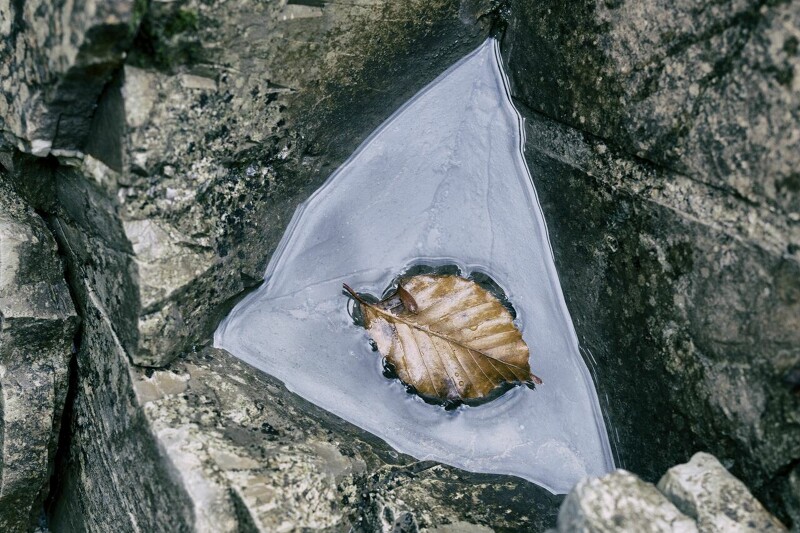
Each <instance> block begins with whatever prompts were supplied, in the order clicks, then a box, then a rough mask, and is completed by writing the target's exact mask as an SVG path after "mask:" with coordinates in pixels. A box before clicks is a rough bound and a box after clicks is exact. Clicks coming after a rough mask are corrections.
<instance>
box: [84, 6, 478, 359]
mask: <svg viewBox="0 0 800 533" xmlns="http://www.w3.org/2000/svg"><path fill="white" fill-rule="evenodd" d="M481 14H482V12H481V11H477V12H476V11H471V10H470V9H467V7H463V6H461V5H460V4H459V3H458V2H456V1H452V0H439V1H436V2H423V1H420V0H414V1H410V2H403V3H399V4H396V3H386V2H378V1H368V2H359V3H355V4H351V3H338V2H334V3H329V4H323V3H320V5H319V6H317V5H316V4H313V5H311V4H308V5H307V4H306V3H292V2H289V3H285V2H268V3H253V4H235V3H231V2H218V3H214V2H198V1H192V0H181V1H177V2H167V3H164V2H154V3H153V4H151V6H150V9H149V11H148V13H147V14H146V16H145V17H144V19H143V21H142V25H141V30H140V33H139V35H138V36H137V38H136V40H135V42H134V46H133V48H132V49H131V51H130V56H129V58H128V60H127V61H126V65H125V67H124V69H123V70H122V71H121V72H119V73H118V75H117V76H116V77H115V79H114V81H113V82H111V83H109V85H108V86H107V88H106V91H105V92H104V94H103V96H102V98H101V99H100V102H99V104H98V111H97V113H96V114H95V117H94V121H93V127H92V133H91V135H90V137H89V140H88V142H87V144H86V153H87V155H86V156H85V157H84V158H83V160H82V164H81V168H82V173H83V174H84V175H86V176H87V177H90V181H92V182H93V184H94V186H96V187H97V188H98V190H100V191H102V192H103V193H104V194H105V197H106V198H107V199H108V201H107V204H108V205H107V206H106V207H105V208H106V209H112V210H113V211H114V212H115V213H116V215H117V217H118V218H119V220H121V222H122V231H123V235H122V236H121V238H120V239H117V236H115V237H114V239H116V242H118V244H117V245H115V248H119V249H124V250H125V253H126V254H128V256H129V258H130V265H129V267H126V273H125V275H124V276H123V279H122V280H121V281H122V283H123V285H124V287H125V289H124V292H125V297H124V298H121V299H120V301H119V302H118V305H119V306H120V309H118V310H117V309H115V308H114V305H112V304H109V307H108V312H109V313H110V314H111V315H112V316H116V315H120V316H121V315H123V314H125V315H126V320H116V319H115V320H114V324H115V327H116V328H117V329H118V334H119V336H120V340H121V341H122V343H123V346H124V347H125V348H126V350H127V352H128V354H129V355H130V356H131V358H132V359H133V361H134V362H135V363H137V364H141V365H147V366H159V365H164V364H166V363H168V362H169V361H170V360H171V359H173V358H174V357H175V356H176V355H178V354H179V353H181V351H182V350H185V349H188V348H191V346H192V345H193V344H197V343H198V342H203V341H205V339H206V338H207V335H208V333H209V332H210V330H211V329H212V328H213V326H214V324H215V323H216V321H217V320H218V319H219V317H220V316H221V314H222V313H224V312H225V310H226V309H227V307H228V300H229V299H231V298H234V297H238V296H239V295H241V293H242V292H243V291H244V290H247V289H248V288H251V287H253V286H255V285H256V284H257V283H259V282H260V281H261V275H262V273H263V271H264V268H265V265H266V262H267V258H268V257H269V253H270V251H271V250H272V248H273V247H274V245H275V243H276V242H277V240H278V239H279V237H280V235H281V233H282V231H283V228H284V227H285V224H286V223H287V222H288V219H289V218H290V217H291V213H292V210H293V209H294V207H295V206H296V205H297V203H298V202H299V201H301V200H302V199H303V198H304V197H305V196H307V195H308V194H309V193H310V191H311V190H313V188H314V187H315V186H316V185H318V184H319V183H321V181H322V180H323V179H324V178H325V177H326V176H327V175H328V173H329V172H330V171H331V170H332V168H333V167H334V165H333V163H334V162H336V161H341V160H343V159H344V158H345V157H346V156H347V155H348V154H349V152H350V151H352V150H353V149H355V147H356V146H357V144H358V141H359V139H363V138H364V136H365V135H366V133H367V132H369V130H370V129H371V128H372V127H375V126H377V125H378V124H379V123H380V120H382V119H383V118H385V117H386V115H387V114H388V113H389V111H390V110H391V109H392V106H394V105H399V104H400V103H401V102H402V100H403V99H404V98H407V97H410V96H411V95H412V94H413V92H414V91H415V90H416V89H419V88H420V87H421V85H422V84H423V83H424V82H425V81H428V80H430V79H432V78H433V77H435V76H436V75H437V74H438V73H439V72H440V71H441V70H442V69H443V68H445V66H446V65H447V64H448V62H451V61H455V60H456V59H457V58H458V57H459V56H460V55H461V54H464V53H466V52H467V51H468V50H469V49H470V48H471V47H472V46H474V45H476V44H477V43H478V42H480V40H481V39H482V38H483V37H485V35H486V27H487V25H486V24H484V23H483V22H480V21H478V18H479V17H480V16H481ZM398 26H402V27H403V30H402V31H398ZM445 36H446V37H445ZM412 51H413V55H412ZM412 57H413V59H411V58H412ZM412 64H413V68H412V66H411V65H412ZM436 65H439V67H438V68H436V67H435V66H436ZM420 66H422V68H420ZM388 102H391V105H387V103H388ZM286 176H291V179H287V178H286ZM130 313H133V314H134V316H128V315H129V314H130Z"/></svg>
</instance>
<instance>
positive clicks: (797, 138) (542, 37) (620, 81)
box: [505, 0, 800, 259]
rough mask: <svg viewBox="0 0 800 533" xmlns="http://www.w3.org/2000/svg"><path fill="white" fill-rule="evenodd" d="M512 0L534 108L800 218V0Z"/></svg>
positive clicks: (510, 44)
mask: <svg viewBox="0 0 800 533" xmlns="http://www.w3.org/2000/svg"><path fill="white" fill-rule="evenodd" d="M511 6H512V7H511V14H512V15H511V20H510V24H509V32H508V34H507V35H506V40H505V42H506V43H507V46H506V57H507V58H508V62H509V65H510V70H511V72H510V77H511V80H512V83H513V85H514V88H515V92H516V94H517V95H518V96H519V98H521V99H522V100H523V101H524V102H525V103H526V104H528V105H529V106H530V107H531V108H533V109H535V110H536V111H539V112H542V113H544V114H546V115H548V116H550V117H553V118H555V119H557V120H559V121H562V122H564V123H567V124H570V125H572V126H574V127H576V128H578V129H581V130H585V131H588V132H590V133H593V134H595V135H598V136H600V137H603V138H606V139H610V140H612V141H613V142H615V143H618V144H620V145H623V146H625V147H626V148H627V149H628V150H630V151H631V152H633V153H635V154H637V155H639V156H641V157H644V158H647V159H651V160H654V161H657V162H659V163H661V164H663V165H665V166H668V167H670V168H674V169H676V170H679V171H681V172H683V173H685V174H686V175H688V176H691V177H692V178H694V179H696V180H698V181H701V182H703V183H707V184H709V185H710V186H713V187H717V188H720V189H721V190H724V191H726V192H727V194H729V195H731V196H739V197H741V198H744V199H746V200H747V201H748V202H749V203H752V204H757V205H760V206H764V207H769V208H771V209H774V210H776V211H777V212H780V213H781V214H782V215H783V216H788V217H789V218H790V219H791V220H793V221H794V222H798V221H800V174H798V171H797V169H798V168H799V167H800V151H798V150H797V145H798V143H799V142H800V72H798V68H800V55H798V49H799V47H798V43H799V42H800V3H798V2H797V0H778V1H765V0H724V1H720V2H713V3H705V2H702V3H697V2H693V1H690V0H682V1H677V2H669V1H661V0H648V1H644V2H633V1H624V0H602V1H601V0H575V1H571V2H560V1H544V2H525V1H512V2H511ZM794 253H796V252H794ZM795 259H797V256H796V255H795Z"/></svg>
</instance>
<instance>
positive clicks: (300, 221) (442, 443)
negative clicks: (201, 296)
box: [215, 39, 614, 493]
mask: <svg viewBox="0 0 800 533" xmlns="http://www.w3.org/2000/svg"><path fill="white" fill-rule="evenodd" d="M523 144H524V139H523V129H522V121H521V118H520V116H519V115H518V114H517V112H516V110H515V109H514V107H513V106H512V104H511V101H510V99H509V96H508V93H507V90H506V80H505V77H504V74H503V72H502V69H501V66H500V60H499V56H498V47H497V43H496V41H495V40H493V39H489V40H487V41H486V42H485V43H484V44H483V45H482V46H481V47H480V48H478V49H477V50H475V51H474V52H473V53H472V54H470V55H469V56H467V57H466V58H464V59H462V60H461V61H460V62H459V63H457V64H456V65H454V66H453V67H451V68H450V69H449V70H448V71H447V72H445V73H444V74H442V75H441V76H440V77H439V78H438V79H436V80H435V81H434V82H432V83H431V84H430V85H429V86H428V87H426V88H425V89H424V90H422V91H421V92H420V93H419V94H417V95H416V96H415V97H414V98H413V99H412V100H410V101H409V102H408V103H407V104H406V105H405V106H403V107H402V108H401V109H400V110H398V111H397V112H396V113H395V114H394V115H393V116H392V117H391V118H389V119H388V120H387V121H386V122H385V123H384V124H383V125H382V126H381V127H380V128H379V129H378V130H377V131H375V132H374V133H373V134H372V135H371V136H370V138H369V139H367V140H366V141H365V142H364V143H363V145H362V146H361V147H360V148H359V150H358V151H357V152H356V153H355V154H353V156H352V157H351V158H350V159H349V160H348V161H347V162H346V163H345V164H344V165H342V167H341V168H340V169H339V170H337V171H336V172H335V173H334V174H333V175H332V176H331V177H330V179H329V180H328V181H327V182H326V183H325V184H324V185H323V186H322V187H321V188H320V189H319V190H318V191H317V192H316V193H314V195H312V196H311V197H310V198H309V199H308V200H307V201H306V202H305V203H304V204H303V205H302V206H301V207H300V208H298V210H297V212H296V213H295V216H294V218H293V219H292V222H291V224H290V225H289V228H288V229H287V231H286V234H285V235H284V237H283V240H282V241H281V244H280V245H279V247H278V249H277V251H276V252H275V254H274V256H273V258H272V261H271V262H270V265H269V267H268V269H267V273H266V275H265V278H266V282H265V283H264V285H262V286H261V288H260V289H259V290H258V291H256V292H254V293H253V294H251V295H249V296H248V297H247V298H246V299H244V300H243V301H242V302H241V303H240V304H239V305H238V306H236V308H235V309H234V310H233V312H231V314H230V316H229V317H228V318H227V319H226V320H225V321H224V322H223V323H222V324H221V325H220V327H219V329H218V330H217V333H216V335H215V344H216V346H218V347H221V348H224V349H226V350H228V351H229V352H231V353H232V354H234V355H235V356H237V357H239V358H240V359H242V360H244V361H246V362H247V363H249V364H251V365H253V366H255V367H257V368H259V369H261V370H263V371H265V372H267V373H269V374H271V375H273V376H276V377H277V378H279V379H281V380H282V381H283V382H284V383H285V384H286V386H287V387H288V388H289V390H291V391H293V392H295V393H297V394H299V395H300V396H302V397H303V398H306V399H307V400H309V401H311V402H313V403H315V404H317V405H319V406H320V407H322V408H324V409H326V410H328V411H331V412H332V413H335V414H336V415H338V416H340V417H342V418H344V419H345V420H348V421H350V422H352V423H353V424H355V425H357V426H360V427H361V428H363V429H365V430H367V431H369V432H371V433H373V434H375V435H377V436H378V437H380V438H382V439H383V440H385V441H386V442H388V443H389V444H391V445H392V446H393V447H394V448H395V449H397V450H398V451H400V452H403V453H407V454H410V455H412V456H414V457H416V458H418V459H431V460H436V461H440V462H442V463H447V464H450V465H453V466H456V467H460V468H463V469H465V470H471V471H475V472H485V473H501V474H512V475H516V476H520V477H522V478H525V479H527V480H530V481H533V482H535V483H537V484H539V485H541V486H543V487H545V488H547V489H549V490H550V491H552V492H556V493H563V492H566V491H568V490H569V489H570V488H571V487H572V486H573V484H574V483H575V482H576V481H577V480H578V479H579V478H581V477H582V476H585V475H587V474H588V475H600V474H603V473H605V472H607V471H609V470H610V469H612V468H613V466H614V465H613V459H612V455H611V452H610V447H609V443H608V438H607V435H606V430H605V427H604V424H603V418H602V415H601V412H600V407H599V405H598V401H597V395H596V393H595V390H594V386H593V383H592V379H591V377H590V375H589V372H588V370H587V368H586V365H585V364H584V362H583V359H582V358H581V356H580V353H579V351H578V342H577V338H576V336H575V332H574V329H573V326H572V322H571V319H570V316H569V313H568V311H567V308H566V305H565V303H564V298H563V295H562V293H561V288H560V285H559V282H558V276H557V274H556V270H555V266H554V263H553V257H552V251H551V249H550V244H549V240H548V236H547V228H546V226H545V222H544V218H543V215H542V212H541V208H540V207H539V203H538V200H537V198H536V192H535V190H534V188H533V183H532V181H531V178H530V174H529V172H528V169H527V166H526V164H525V161H524V159H523V157H522V151H521V147H522V146H523ZM416 263H426V264H454V265H457V266H459V267H460V268H461V269H462V271H463V272H464V273H470V272H473V271H476V270H477V271H481V272H485V273H487V274H488V275H490V276H491V278H492V279H494V280H495V281H496V282H497V283H498V284H500V286H501V287H502V288H503V289H504V290H505V292H506V294H507V296H508V298H509V300H510V301H511V302H512V303H513V305H514V307H515V309H516V311H517V313H518V316H517V323H518V325H519V327H520V329H521V330H522V332H523V336H524V339H525V341H526V342H527V343H528V345H529V346H530V349H531V354H532V355H531V368H532V369H533V371H534V372H535V373H536V374H538V375H539V376H541V378H542V379H543V380H544V385H542V386H539V387H537V389H536V390H530V389H528V388H525V387H517V388H515V389H513V390H512V391H510V392H508V393H506V394H505V395H503V396H502V397H500V398H499V399H497V400H495V401H492V402H489V403H487V404H485V405H482V406H479V407H465V406H462V407H460V408H459V409H457V410H455V411H445V410H444V409H443V408H441V407H439V406H433V405H429V404H426V403H424V402H423V401H421V400H420V399H419V398H418V397H416V396H412V395H410V394H408V393H407V392H406V391H405V389H404V388H403V386H402V384H400V383H399V382H398V381H390V380H387V378H385V377H384V376H383V375H382V373H381V361H380V355H379V354H377V353H376V352H373V351H371V349H370V346H369V344H368V342H367V336H366V332H365V331H364V330H363V329H361V328H359V327H357V326H355V325H354V324H353V321H352V319H351V318H350V316H349V315H348V312H347V306H346V303H347V298H346V297H345V296H344V295H343V294H342V282H347V283H348V284H350V285H352V286H353V287H355V288H357V289H358V290H359V291H362V292H371V293H372V294H375V295H380V294H381V293H382V292H383V291H384V289H386V288H387V286H388V285H389V284H390V282H391V281H392V279H393V278H394V277H395V276H396V275H398V274H400V273H401V272H402V271H403V270H404V269H406V268H408V267H409V266H410V265H413V264H416Z"/></svg>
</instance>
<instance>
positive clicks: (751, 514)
mask: <svg viewBox="0 0 800 533" xmlns="http://www.w3.org/2000/svg"><path fill="white" fill-rule="evenodd" d="M658 490H660V491H661V492H662V493H664V495H665V496H666V497H667V498H669V500H670V501H671V502H672V503H674V504H675V506H676V507H677V508H678V509H680V510H681V511H682V512H683V513H684V514H686V515H687V516H690V517H692V518H693V519H695V520H696V521H697V528H698V530H699V531H700V533H723V532H731V533H735V532H746V531H765V532H767V531H776V532H778V531H786V528H785V527H783V525H782V524H781V523H780V522H778V520H776V519H775V517H774V516H772V515H771V514H769V513H768V512H767V511H766V510H765V509H764V507H763V506H762V505H761V503H759V501H758V500H756V499H755V498H754V497H753V496H752V495H751V494H750V491H749V490H747V487H746V486H745V485H744V483H742V482H741V481H739V480H738V479H736V478H735V477H733V476H732V475H731V474H729V473H728V471H727V470H726V469H725V467H724V466H722V464H720V462H719V461H718V460H717V458H716V457H714V456H713V455H711V454H708V453H702V452H700V453H696V454H695V455H694V456H693V457H692V459H691V460H690V461H689V462H688V463H686V464H682V465H677V466H673V467H672V468H670V469H669V470H667V473H666V474H664V477H662V478H661V480H660V481H659V482H658Z"/></svg>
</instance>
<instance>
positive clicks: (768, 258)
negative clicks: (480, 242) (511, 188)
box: [526, 112, 800, 510]
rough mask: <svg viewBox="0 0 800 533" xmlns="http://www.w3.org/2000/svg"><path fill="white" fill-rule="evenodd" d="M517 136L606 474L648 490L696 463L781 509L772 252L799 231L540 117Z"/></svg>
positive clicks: (531, 118) (783, 363) (784, 436)
mask: <svg viewBox="0 0 800 533" xmlns="http://www.w3.org/2000/svg"><path fill="white" fill-rule="evenodd" d="M527 133H528V140H527V147H528V150H527V152H526V155H527V157H528V164H529V165H530V167H531V172H532V174H533V176H534V179H535V180H536V184H537V190H538V194H539V199H540V201H541V202H542V207H543V209H544V213H545V217H546V219H547V221H548V227H549V230H550V234H551V239H552V240H551V242H552V243H553V249H554V253H555V259H556V266H557V268H558V270H559V276H560V279H561V283H562V286H563V288H564V294H565V297H566V300H567V305H568V307H569V308H570V312H571V314H572V317H573V320H574V321H575V327H576V330H577V333H578V337H579V339H580V341H581V345H582V347H583V349H584V355H585V356H586V358H587V361H588V362H589V363H590V367H593V369H594V372H595V378H596V380H597V383H598V387H599V395H600V398H601V402H602V400H603V399H604V398H605V400H606V404H605V405H604V410H605V412H606V416H607V424H608V426H609V427H611V428H613V429H612V431H613V434H612V435H611V438H612V441H615V442H616V446H617V456H618V466H620V467H624V468H626V469H629V470H631V471H633V472H636V473H638V474H639V475H642V476H643V477H644V478H645V479H646V480H648V481H651V482H655V481H657V480H658V478H659V476H660V475H661V474H662V473H663V472H664V471H665V470H666V469H667V468H669V467H670V466H672V465H673V464H675V463H678V462H680V461H682V460H685V458H687V457H690V456H691V455H692V454H693V453H694V452H695V451H696V450H697V449H703V448H705V449H709V450H711V451H712V452H713V453H714V454H715V455H716V456H718V457H720V458H721V459H722V460H723V461H726V462H729V464H731V465H732V468H733V471H734V473H735V474H736V475H737V476H740V477H741V478H742V479H744V480H745V481H746V482H747V483H748V486H750V487H751V488H753V489H754V490H755V492H756V494H757V495H758V496H759V497H760V498H762V499H763V500H764V501H765V502H767V505H768V507H770V508H771V509H773V510H777V509H780V508H781V507H782V506H783V505H784V504H783V503H782V502H783V501H784V499H785V496H782V495H781V494H780V491H781V490H783V489H781V488H780V487H784V486H786V483H787V482H788V481H787V478H786V473H787V471H788V469H790V468H791V465H793V464H794V461H796V455H797V450H798V449H800V425H798V419H797V413H799V412H800V407H798V401H800V398H799V397H798V396H797V395H796V394H795V393H793V392H792V389H791V387H790V386H788V384H787V383H786V382H785V378H786V376H787V374H788V373H790V372H791V371H792V369H793V368H794V367H795V366H796V365H797V364H798V363H797V361H798V357H800V354H798V351H797V350H798V346H800V339H798V338H797V332H798V331H800V329H798V327H797V320H798V316H800V313H798V305H800V301H798V300H797V299H795V297H794V296H792V295H793V294H795V292H796V290H797V280H798V279H800V278H798V276H800V272H799V271H798V270H799V269H800V267H799V266H798V264H797V263H796V262H795V261H794V260H793V259H791V258H790V257H787V256H786V254H785V253H782V251H781V249H782V246H781V244H780V243H784V246H785V243H786V242H789V243H792V242H800V236H798V228H797V226H796V225H794V224H791V223H789V222H788V221H786V220H785V219H784V218H782V217H780V216H774V214H773V213H772V212H771V211H770V210H768V209H757V208H755V207H752V206H748V205H747V204H746V203H744V202H743V201H742V200H740V199H736V198H731V197H730V196H728V195H726V194H722V193H720V192H719V191H718V190H717V189H715V188H713V187H707V186H705V185H702V184H699V183H697V182H696V181H694V180H692V179H689V178H687V177H685V176H683V175H681V174H678V173H675V172H672V171H669V170H667V169H664V168H663V167H658V166H655V165H652V164H651V163H648V162H647V161H643V160H639V159H636V158H631V157H630V156H628V155H626V154H625V153H623V152H621V151H619V150H616V149H614V148H612V147H611V145H610V144H609V143H607V142H606V141H604V140H601V139H597V138H596V137H592V136H588V135H586V134H583V133H580V132H576V131H575V130H572V129H569V128H565V127H564V126H562V125H560V124H557V123H554V122H552V121H549V120H548V119H546V118H544V117H542V116H541V115H537V114H535V113H530V112H529V114H528V125H527ZM743 212H747V213H748V216H747V217H746V218H743V217H742V216H741V213H743ZM754 291H755V292H754ZM631 405H637V409H636V410H633V411H632V410H631V409H630V408H629V406H631ZM648 450H651V451H652V453H650V452H648Z"/></svg>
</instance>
